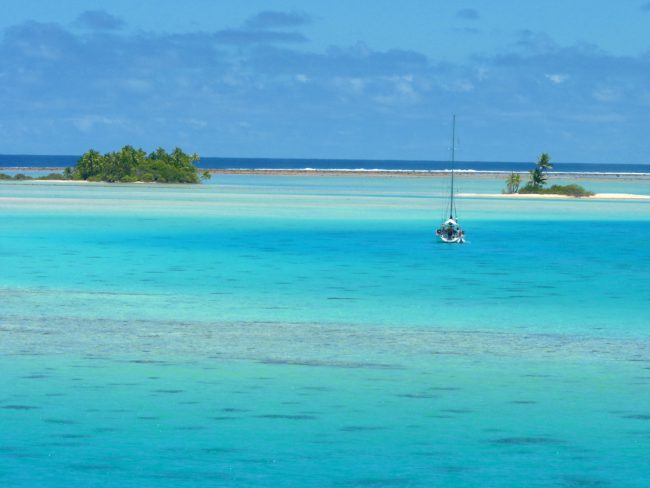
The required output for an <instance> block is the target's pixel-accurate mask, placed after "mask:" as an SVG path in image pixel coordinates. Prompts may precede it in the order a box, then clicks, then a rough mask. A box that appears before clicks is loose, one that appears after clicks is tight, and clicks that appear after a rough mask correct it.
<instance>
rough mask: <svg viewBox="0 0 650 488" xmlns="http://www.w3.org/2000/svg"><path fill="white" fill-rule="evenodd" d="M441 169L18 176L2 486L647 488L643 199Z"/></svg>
mask: <svg viewBox="0 0 650 488" xmlns="http://www.w3.org/2000/svg"><path fill="white" fill-rule="evenodd" d="M447 183H448V182H447V181H446V179H445V178H402V177H399V176H393V177H373V178H363V177H354V178H350V177H340V176H325V177H310V176H298V177H286V176H284V177H283V176H270V175H268V176H257V175H215V176H214V178H213V180H212V181H211V182H210V184H204V185H119V184H117V185H110V184H93V185H89V184H83V183H49V182H29V181H28V182H15V181H11V182H2V183H0V213H1V215H2V217H3V218H2V221H1V222H2V223H1V224H0V225H1V232H0V276H1V277H2V281H1V282H0V303H1V304H2V305H1V308H0V371H2V374H1V375H0V425H2V429H0V486H11V487H41V486H48V487H67V486H69V485H71V484H73V483H74V484H77V485H80V486H123V487H141V486H147V487H149V486H155V487H185V486H187V487H214V486H244V487H245V486H251V487H252V486H255V487H260V486H264V487H265V486H269V487H272V486H273V487H275V486H287V487H311V486H313V487H322V486H358V487H368V486H382V487H383V486H408V487H430V486H441V487H447V486H448V487H473V486H484V487H520V486H526V487H542V486H544V487H546V486H573V487H578V486H625V487H645V486H647V480H648V479H650V467H649V466H648V463H647V454H648V452H650V394H649V393H650V391H649V390H650V330H649V329H648V324H650V312H649V310H650V298H649V297H650V280H648V271H647V270H648V269H650V252H648V249H650V203H649V202H644V201H594V200H560V201H555V200H516V201H513V200H508V199H501V198H484V197H473V198H461V199H460V200H459V201H458V207H459V208H458V210H459V217H460V221H461V223H462V224H463V226H464V229H465V231H466V233H467V238H468V241H469V242H468V243H467V244H466V245H463V246H448V245H443V244H438V243H437V242H436V240H435V238H434V237H435V235H434V230H435V227H436V226H437V225H438V224H439V221H440V219H441V218H442V217H443V215H442V213H443V208H444V206H445V200H446V194H447ZM591 185H600V186H599V187H598V189H597V191H604V192H607V191H611V192H627V193H644V194H650V190H649V189H648V188H647V187H648V186H650V185H649V184H648V183H647V181H643V180H639V181H633V180H624V181H617V180H615V179H604V180H593V181H592V180H588V183H587V184H585V186H588V187H591ZM460 186H461V190H465V191H478V192H480V191H484V192H493V191H494V190H495V189H497V188H500V187H501V186H503V182H502V181H501V179H498V178H483V179H478V178H477V179H473V178H472V177H471V176H463V177H461V178H460ZM626 190H627V191H626Z"/></svg>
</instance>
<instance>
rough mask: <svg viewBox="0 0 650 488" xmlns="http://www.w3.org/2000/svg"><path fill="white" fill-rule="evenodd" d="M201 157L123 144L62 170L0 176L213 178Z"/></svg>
mask: <svg viewBox="0 0 650 488" xmlns="http://www.w3.org/2000/svg"><path fill="white" fill-rule="evenodd" d="M199 160H200V157H199V155H198V154H187V153H185V152H184V151H183V150H182V149H180V148H178V147H177V148H176V149H174V150H173V151H172V152H171V153H168V152H167V151H165V150H164V149H162V148H158V149H156V150H155V151H154V152H152V153H150V154H147V153H146V152H145V151H144V150H143V149H135V148H134V147H133V146H124V147H123V148H122V149H121V150H120V151H117V152H109V153H106V154H101V153H99V152H98V151H95V150H93V149H91V150H90V151H87V152H86V153H84V154H83V155H82V156H81V158H79V160H78V161H77V164H76V165H75V166H72V167H68V168H65V169H64V171H63V173H50V174H48V175H45V176H37V177H33V176H29V175H26V174H24V173H17V174H15V175H13V176H11V175H8V174H5V173H0V180H16V181H24V180H73V181H75V180H76V181H95V182H100V181H101V182H107V183H199V182H201V181H202V180H207V179H209V178H210V176H211V175H210V173H209V172H208V171H203V172H199V169H198V168H197V167H196V166H195V165H194V163H196V162H198V161H199Z"/></svg>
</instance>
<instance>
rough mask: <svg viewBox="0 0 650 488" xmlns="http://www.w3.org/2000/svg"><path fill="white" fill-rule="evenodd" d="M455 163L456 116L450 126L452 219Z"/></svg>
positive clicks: (451, 217)
mask: <svg viewBox="0 0 650 488" xmlns="http://www.w3.org/2000/svg"><path fill="white" fill-rule="evenodd" d="M455 162H456V114H454V117H453V119H452V124H451V200H450V201H449V218H450V219H453V218H454V166H455Z"/></svg>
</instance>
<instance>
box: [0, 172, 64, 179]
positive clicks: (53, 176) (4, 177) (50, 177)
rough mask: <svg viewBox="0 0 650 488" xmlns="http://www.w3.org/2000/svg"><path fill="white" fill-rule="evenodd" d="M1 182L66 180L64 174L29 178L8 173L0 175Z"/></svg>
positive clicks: (19, 174)
mask: <svg viewBox="0 0 650 488" xmlns="http://www.w3.org/2000/svg"><path fill="white" fill-rule="evenodd" d="M0 180H15V181H24V180H65V177H64V176H63V174H62V173H50V174H47V175H45V176H36V177H33V176H27V175H26V174H23V173H16V174H15V175H14V176H11V175H8V174H6V173H0Z"/></svg>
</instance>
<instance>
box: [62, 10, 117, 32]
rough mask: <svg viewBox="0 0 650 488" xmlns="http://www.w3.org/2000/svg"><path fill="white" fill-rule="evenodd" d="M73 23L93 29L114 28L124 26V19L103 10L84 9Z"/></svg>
mask: <svg viewBox="0 0 650 488" xmlns="http://www.w3.org/2000/svg"><path fill="white" fill-rule="evenodd" d="M74 25H75V26H77V27H84V28H87V29H95V30H116V29H121V28H122V27H123V26H124V21H123V20H122V19H120V18H119V17H115V16H114V15H111V14H109V13H108V12H106V11H104V10H86V11H85V12H82V13H81V14H80V15H79V17H77V20H75V22H74Z"/></svg>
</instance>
